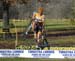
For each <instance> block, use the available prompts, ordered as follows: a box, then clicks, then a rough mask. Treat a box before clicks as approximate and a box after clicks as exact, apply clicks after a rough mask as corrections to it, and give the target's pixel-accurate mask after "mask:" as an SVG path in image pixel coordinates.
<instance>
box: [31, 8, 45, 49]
mask: <svg viewBox="0 0 75 61" xmlns="http://www.w3.org/2000/svg"><path fill="white" fill-rule="evenodd" d="M43 11H44V10H43V8H42V7H39V8H38V12H35V13H34V14H33V16H32V19H33V21H32V29H33V31H34V39H35V40H36V42H37V46H36V47H37V48H38V47H39V45H40V36H41V35H42V32H43V26H44V19H45V16H44V14H43Z"/></svg>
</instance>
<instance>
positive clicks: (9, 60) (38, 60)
mask: <svg viewBox="0 0 75 61" xmlns="http://www.w3.org/2000/svg"><path fill="white" fill-rule="evenodd" d="M0 61H75V59H67V58H66V59H50V58H46V59H45V58H0Z"/></svg>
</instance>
